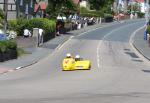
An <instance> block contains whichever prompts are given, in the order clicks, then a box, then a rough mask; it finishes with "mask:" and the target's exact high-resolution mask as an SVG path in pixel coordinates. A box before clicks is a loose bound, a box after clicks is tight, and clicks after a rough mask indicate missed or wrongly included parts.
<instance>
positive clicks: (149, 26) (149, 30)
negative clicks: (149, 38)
mask: <svg viewBox="0 0 150 103" xmlns="http://www.w3.org/2000/svg"><path fill="white" fill-rule="evenodd" d="M146 30H147V33H148V34H150V25H148V26H147V29H146Z"/></svg>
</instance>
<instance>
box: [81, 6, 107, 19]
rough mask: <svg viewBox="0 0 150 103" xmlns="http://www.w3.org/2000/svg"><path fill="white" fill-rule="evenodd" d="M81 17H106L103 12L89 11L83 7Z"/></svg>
mask: <svg viewBox="0 0 150 103" xmlns="http://www.w3.org/2000/svg"><path fill="white" fill-rule="evenodd" d="M80 16H82V17H104V13H103V12H102V11H95V10H87V9H86V8H84V7H81V8H80Z"/></svg>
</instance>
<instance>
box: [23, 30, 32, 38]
mask: <svg viewBox="0 0 150 103" xmlns="http://www.w3.org/2000/svg"><path fill="white" fill-rule="evenodd" d="M23 36H24V37H31V36H32V35H31V32H30V31H29V30H28V29H24V34H23Z"/></svg>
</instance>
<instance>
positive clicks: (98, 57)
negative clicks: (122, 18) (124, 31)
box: [97, 24, 132, 68]
mask: <svg viewBox="0 0 150 103" xmlns="http://www.w3.org/2000/svg"><path fill="white" fill-rule="evenodd" d="M129 25H132V24H128V25H125V26H121V27H119V28H116V29H114V30H112V31H111V32H109V33H107V34H106V35H105V36H104V37H103V38H102V41H103V40H104V39H106V38H107V37H108V36H110V35H111V34H112V33H113V32H116V31H117V30H118V29H121V28H124V27H127V26H129ZM100 47H101V41H99V42H98V46H97V66H98V68H100V52H99V50H100Z"/></svg>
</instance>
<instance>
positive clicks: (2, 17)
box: [0, 9, 4, 28]
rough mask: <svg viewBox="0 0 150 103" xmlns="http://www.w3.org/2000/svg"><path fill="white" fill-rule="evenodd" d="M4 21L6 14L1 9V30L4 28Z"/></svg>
mask: <svg viewBox="0 0 150 103" xmlns="http://www.w3.org/2000/svg"><path fill="white" fill-rule="evenodd" d="M3 21H4V12H3V10H2V9H0V28H2V27H3Z"/></svg>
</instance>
